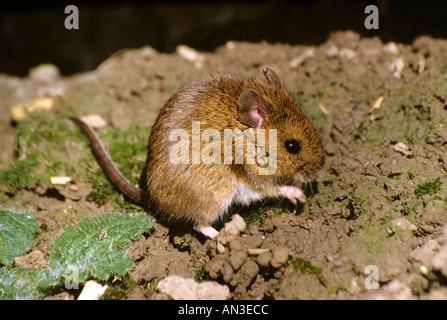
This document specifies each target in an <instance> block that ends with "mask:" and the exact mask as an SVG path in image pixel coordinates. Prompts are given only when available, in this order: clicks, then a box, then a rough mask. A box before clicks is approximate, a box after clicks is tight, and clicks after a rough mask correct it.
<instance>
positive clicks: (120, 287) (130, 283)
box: [100, 275, 137, 300]
mask: <svg viewBox="0 0 447 320" xmlns="http://www.w3.org/2000/svg"><path fill="white" fill-rule="evenodd" d="M136 286H137V283H136V282H135V280H133V279H132V278H131V277H130V276H129V275H125V276H123V277H122V278H121V279H120V280H118V281H116V280H115V279H114V281H113V282H112V283H110V284H109V286H108V288H107V290H106V292H104V294H103V295H102V296H101V298H100V299H101V300H124V299H127V298H128V297H129V296H130V295H131V294H132V292H133V291H134V290H135V287H136Z"/></svg>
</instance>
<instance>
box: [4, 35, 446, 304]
mask: <svg viewBox="0 0 447 320" xmlns="http://www.w3.org/2000/svg"><path fill="white" fill-rule="evenodd" d="M190 52H192V53H191V54H190V55H189V57H192V58H190V60H187V59H186V58H185V56H183V57H182V54H181V52H178V53H174V54H161V53H158V52H156V51H155V50H153V49H151V48H149V47H145V48H141V49H138V50H130V51H125V52H121V53H119V54H117V55H115V56H113V57H111V58H109V59H108V60H106V61H104V63H102V64H101V65H100V66H99V67H98V68H97V69H96V70H95V71H93V72H91V73H86V74H80V75H76V76H73V77H68V78H55V79H52V80H50V81H48V79H47V80H45V79H44V80H42V79H41V78H35V77H34V78H33V77H28V78H23V79H22V78H12V77H8V76H4V75H3V76H1V77H0V83H1V84H2V85H1V86H0V88H2V89H0V94H1V96H2V103H1V105H0V107H1V108H2V110H3V112H1V114H2V115H1V119H0V123H2V124H3V125H4V126H2V127H4V129H2V130H1V132H0V134H1V139H0V140H1V141H2V142H1V148H0V149H1V150H2V151H1V154H0V157H1V159H2V165H1V166H2V169H6V168H7V167H8V166H9V165H10V164H11V163H12V159H13V154H14V144H15V143H16V142H15V141H14V134H15V129H14V127H12V126H10V124H9V121H10V119H9V116H8V114H9V112H7V111H8V109H7V108H9V106H11V105H14V104H16V103H18V102H21V101H22V100H24V99H25V98H32V97H35V96H39V95H48V94H49V95H53V96H57V97H58V99H59V101H58V107H57V110H58V112H59V114H62V115H63V114H69V113H70V112H72V111H74V112H75V113H77V114H79V115H86V114H90V113H95V114H100V115H101V116H102V117H103V118H104V119H106V121H107V123H108V124H109V126H110V125H111V126H112V127H114V128H127V127H128V126H129V125H131V124H133V123H136V122H138V123H141V124H144V125H147V126H150V125H151V124H152V123H153V121H154V120H155V117H156V115H157V113H158V111H159V110H160V108H161V107H162V106H163V104H164V103H165V102H166V100H167V99H168V98H169V97H170V96H171V95H172V94H173V93H174V92H175V91H176V90H177V89H179V88H180V87H181V86H183V85H185V84H186V83H188V82H189V81H191V80H193V79H196V78H198V77H200V76H202V75H207V74H209V73H210V72H216V71H218V72H233V73H238V74H241V75H251V76H257V77H258V76H259V75H260V72H261V70H262V68H263V67H264V66H270V67H272V68H274V69H275V70H277V71H278V73H279V74H281V75H282V77H283V81H284V83H285V84H286V86H287V88H288V90H289V91H290V92H291V93H292V95H293V97H294V98H295V99H296V101H297V102H298V104H299V105H300V106H301V107H302V109H303V111H304V113H305V114H306V115H308V117H309V118H310V119H311V120H312V121H313V123H314V124H315V125H316V127H317V128H318V129H319V130H320V132H321V135H322V137H323V140H324V142H325V148H326V154H327V164H326V175H325V177H324V179H323V180H322V181H321V182H319V183H314V184H312V185H308V186H307V189H306V194H307V196H308V201H307V202H306V203H305V204H304V205H303V206H301V207H298V208H294V207H293V206H292V207H291V205H290V203H288V202H287V201H286V200H284V201H280V202H275V203H272V202H265V203H260V204H258V205H256V206H251V207H250V208H243V209H242V210H241V211H239V212H238V213H239V214H240V216H242V217H243V218H244V220H245V223H246V227H245V228H243V230H242V231H238V232H234V234H232V235H231V237H230V238H226V239H222V238H220V239H218V240H206V239H203V238H201V237H200V236H199V235H198V234H196V233H194V232H192V230H190V229H187V230H185V229H184V228H182V227H181V226H178V225H177V226H168V225H162V224H158V225H157V226H156V228H155V229H154V230H153V232H151V234H147V235H145V237H143V239H141V240H139V241H137V242H135V243H134V244H133V245H132V246H131V248H130V249H129V251H128V252H129V254H130V256H131V258H132V259H133V260H134V261H135V269H134V270H133V271H132V272H131V273H130V274H129V277H130V278H131V280H132V281H133V283H134V289H133V290H132V292H133V293H131V294H130V296H129V297H130V298H152V299H165V298H168V296H167V295H166V294H163V293H161V292H159V291H157V289H156V284H157V283H158V282H159V281H160V280H161V279H163V278H165V277H167V276H169V275H178V276H181V277H183V278H195V279H196V281H204V280H210V281H217V282H219V283H220V284H222V285H226V286H228V288H229V289H230V296H229V297H230V298H231V299H363V298H368V299H369V298H396V299H413V298H414V299H419V298H433V299H434V298H442V299H446V298H447V288H446V287H445V283H446V279H447V274H446V270H445V269H446V266H447V261H446V258H445V252H446V250H447V249H446V239H445V238H446V234H445V231H444V233H443V230H444V227H445V225H446V222H447V185H446V183H445V181H446V176H447V173H446V171H447V156H446V155H447V144H446V141H447V121H446V120H447V69H446V67H447V41H446V40H438V39H432V38H430V37H419V38H417V39H415V41H414V42H413V44H412V45H402V44H398V43H385V44H384V43H382V41H381V40H380V39H379V38H361V37H360V36H359V35H358V34H356V33H353V32H349V31H348V32H336V33H333V34H332V35H331V36H330V37H329V39H328V40H327V41H326V42H325V43H324V44H322V45H319V46H312V47H308V46H299V45H297V46H291V45H285V44H270V43H244V42H228V43H227V44H226V45H225V46H223V47H220V48H219V49H217V50H216V51H215V52H213V53H198V52H194V51H193V50H191V51H190ZM194 55H195V56H194ZM191 60H192V61H191ZM143 136H144V135H143ZM145 143H146V141H145V140H144V139H142V140H141V144H142V145H144V144H145ZM106 145H107V143H106ZM70 146H71V145H70ZM78 149H79V148H78ZM67 150H70V147H69V148H67ZM71 151H73V149H71ZM80 152H85V153H88V152H89V151H88V150H87V149H84V150H83V151H80ZM66 157H69V155H68V154H67V155H66ZM3 160H4V161H3ZM142 161H143V162H144V159H142ZM136 174H139V172H137V173H136ZM86 181H88V180H87V179H86V180H84V181H77V182H76V184H77V187H78V189H76V190H77V191H73V190H71V191H70V190H65V191H55V190H54V189H51V188H47V189H46V188H45V187H42V186H38V185H36V186H34V187H27V188H22V189H20V191H18V192H17V193H15V194H14V195H12V194H10V193H8V192H3V193H2V194H0V199H1V202H2V206H20V207H27V208H29V209H30V210H32V211H34V212H35V213H36V215H37V217H38V221H39V226H40V231H39V235H38V241H36V243H37V244H36V247H37V249H39V250H41V251H43V252H46V251H47V250H48V246H49V243H50V242H49V241H50V239H54V238H55V237H56V236H57V235H58V233H59V232H60V226H61V225H62V226H64V225H67V224H69V223H71V222H73V221H78V220H80V219H81V218H82V217H84V216H88V215H97V214H99V213H100V212H101V211H107V210H110V209H111V208H112V207H113V203H111V201H106V202H105V203H102V204H98V203H97V202H95V201H92V200H91V199H90V200H88V197H86V195H87V194H88V193H89V192H90V190H91V188H92V186H91V184H89V183H86V184H83V182H86ZM67 188H68V187H67ZM62 190H64V189H63V188H62ZM74 193H75V194H74ZM73 212H76V216H71V217H67V215H70V214H73ZM221 227H223V226H221ZM120 283H121V282H120V281H117V282H115V284H114V285H115V286H119V285H120ZM112 286H113V284H112Z"/></svg>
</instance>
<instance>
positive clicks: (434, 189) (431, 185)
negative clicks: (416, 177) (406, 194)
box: [414, 177, 442, 198]
mask: <svg viewBox="0 0 447 320" xmlns="http://www.w3.org/2000/svg"><path fill="white" fill-rule="evenodd" d="M441 185H442V181H441V180H440V178H439V177H438V178H437V179H435V180H434V181H428V182H425V183H421V184H418V186H417V187H416V189H415V190H414V194H415V195H416V196H417V197H419V198H420V197H422V196H424V195H430V196H432V195H435V194H436V193H438V192H439V191H440V190H441Z"/></svg>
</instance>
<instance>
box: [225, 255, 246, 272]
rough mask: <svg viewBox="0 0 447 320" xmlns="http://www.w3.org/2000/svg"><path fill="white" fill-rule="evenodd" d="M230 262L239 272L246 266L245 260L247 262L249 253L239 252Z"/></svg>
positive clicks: (231, 257) (232, 256)
mask: <svg viewBox="0 0 447 320" xmlns="http://www.w3.org/2000/svg"><path fill="white" fill-rule="evenodd" d="M228 260H229V262H230V265H231V267H232V268H233V269H234V270H238V269H239V268H240V267H241V266H242V265H243V264H244V262H245V260H247V253H245V252H243V251H237V252H235V253H233V254H232V255H231V256H230V258H229V259H228Z"/></svg>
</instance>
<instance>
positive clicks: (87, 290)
mask: <svg viewBox="0 0 447 320" xmlns="http://www.w3.org/2000/svg"><path fill="white" fill-rule="evenodd" d="M107 288H108V285H104V286H103V285H102V284H100V283H98V282H96V281H93V280H89V281H87V282H86V283H85V285H84V289H82V292H81V294H80V295H79V297H78V300H99V297H100V296H102V295H103V294H104V292H105V291H106V290H107Z"/></svg>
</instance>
